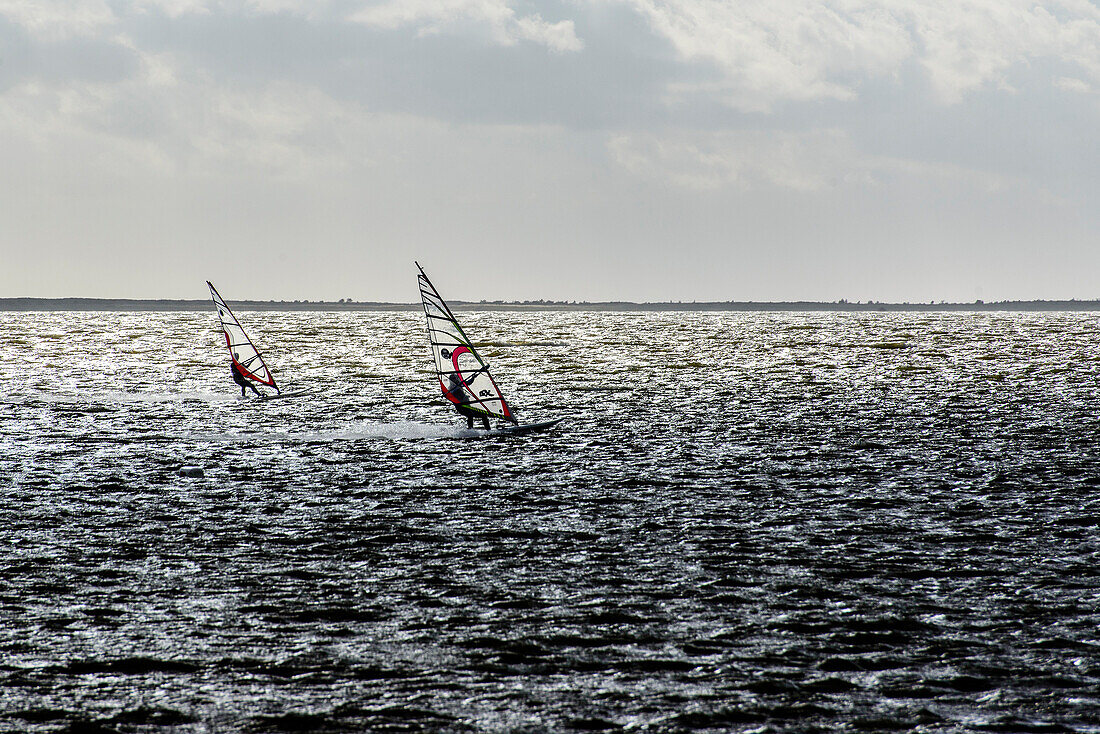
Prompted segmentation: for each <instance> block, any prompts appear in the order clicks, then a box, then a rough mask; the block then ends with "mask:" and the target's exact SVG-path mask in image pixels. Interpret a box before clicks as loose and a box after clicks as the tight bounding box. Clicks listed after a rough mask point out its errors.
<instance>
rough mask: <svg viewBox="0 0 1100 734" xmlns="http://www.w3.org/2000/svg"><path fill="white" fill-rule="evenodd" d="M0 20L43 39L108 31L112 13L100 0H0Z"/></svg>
mask: <svg viewBox="0 0 1100 734" xmlns="http://www.w3.org/2000/svg"><path fill="white" fill-rule="evenodd" d="M0 18H7V19H8V20H9V21H11V22H13V23H16V24H17V25H20V26H22V27H24V28H25V29H27V30H28V31H29V32H31V33H32V34H33V35H34V36H36V37H38V38H41V39H45V40H52V41H58V40H64V39H67V38H71V37H73V36H91V35H94V34H97V33H99V32H101V31H103V30H104V29H105V28H109V27H110V26H111V25H112V24H113V23H114V21H115V14H114V12H113V11H112V10H111V7H110V6H109V5H108V4H107V3H106V2H104V0H54V1H52V2H32V1H31V0H0Z"/></svg>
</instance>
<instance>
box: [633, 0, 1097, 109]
mask: <svg viewBox="0 0 1100 734" xmlns="http://www.w3.org/2000/svg"><path fill="white" fill-rule="evenodd" d="M617 1H618V2H624V3H626V4H628V5H629V6H631V7H633V8H635V9H636V10H637V11H638V12H639V13H641V14H642V15H643V16H644V17H646V18H647V19H648V21H649V23H650V25H651V26H652V28H653V29H654V31H656V32H657V33H658V34H660V35H661V36H664V37H665V38H667V39H668V40H669V41H670V42H671V43H672V45H673V46H674V48H675V49H676V50H677V51H678V52H679V54H680V55H681V57H683V58H684V59H686V60H689V61H695V62H703V63H707V64H710V65H712V66H713V67H715V68H716V69H717V70H718V71H719V72H720V73H721V78H720V80H719V81H717V82H712V83H710V84H708V85H705V86H696V87H694V88H688V87H680V88H679V89H678V90H675V91H678V92H679V93H686V92H688V91H694V92H703V93H706V94H714V95H718V96H719V97H720V98H722V99H723V100H724V101H725V102H726V103H727V104H729V105H731V106H733V107H736V108H738V109H743V110H747V111H769V110H771V109H773V108H774V106H775V104H776V103H778V102H782V101H787V100H793V101H803V100H820V99H841V100H850V99H853V98H855V97H856V96H857V95H858V92H859V87H860V84H861V83H863V82H865V81H867V80H871V79H877V78H894V77H896V76H897V75H899V74H900V73H901V72H903V71H904V69H905V67H906V65H908V64H912V63H916V64H919V65H920V66H921V67H923V68H924V69H925V71H926V74H927V78H928V80H929V83H930V85H931V87H932V88H933V89H934V90H935V92H936V94H937V96H938V97H939V99H940V101H942V102H945V103H952V102H956V101H958V100H960V99H961V98H962V97H963V96H964V95H965V94H967V93H968V92H971V91H974V90H976V89H979V88H982V87H987V86H993V87H1001V88H1005V89H1010V88H1011V84H1010V82H1009V80H1008V74H1009V72H1010V70H1011V69H1012V68H1013V67H1014V66H1016V65H1018V64H1026V63H1028V62H1029V61H1031V60H1033V59H1040V58H1049V59H1053V60H1055V61H1057V62H1060V63H1064V64H1068V65H1072V66H1075V67H1078V68H1080V69H1081V70H1082V71H1083V72H1085V73H1086V74H1088V75H1089V76H1091V77H1093V78H1094V79H1100V10H1098V9H1097V8H1096V7H1095V6H1094V5H1092V4H1091V3H1089V2H1087V1H1085V0H1048V1H1047V2H1038V3H1037V2H1034V0H895V1H894V2H890V3H883V2H881V0H874V1H873V0H824V1H822V0H786V1H785V2H782V3H773V2H766V1H754V2H737V3H731V2H727V0H617Z"/></svg>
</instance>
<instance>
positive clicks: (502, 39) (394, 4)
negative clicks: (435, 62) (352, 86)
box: [350, 0, 584, 52]
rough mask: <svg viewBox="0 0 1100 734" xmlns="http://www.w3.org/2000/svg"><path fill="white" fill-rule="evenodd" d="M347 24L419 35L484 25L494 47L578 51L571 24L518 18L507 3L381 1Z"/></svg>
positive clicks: (497, 0)
mask: <svg viewBox="0 0 1100 734" xmlns="http://www.w3.org/2000/svg"><path fill="white" fill-rule="evenodd" d="M350 18H351V20H354V21H356V22H359V23H364V24H366V25H370V26H375V27H380V28H400V27H404V26H415V27H417V28H418V29H419V32H420V33H421V34H431V33H438V32H441V31H442V30H444V29H446V28H449V27H453V26H456V25H458V24H461V23H463V22H470V21H472V22H474V23H479V24H484V25H485V26H487V27H488V28H489V30H490V32H491V33H492V35H493V37H494V38H495V39H496V41H497V42H498V43H501V44H504V45H514V44H516V43H517V42H519V41H530V42H532V43H538V44H542V45H544V46H546V47H547V48H549V49H551V50H552V51H558V52H566V51H579V50H580V49H581V48H583V46H584V44H583V43H582V42H581V40H580V39H579V38H577V34H576V30H575V28H574V25H573V21H571V20H561V21H558V22H556V23H552V22H549V21H546V20H543V18H542V16H541V15H540V14H538V13H534V14H531V15H518V14H517V13H516V11H515V9H514V8H512V7H511V3H510V2H509V0H384V1H383V2H378V3H369V4H368V5H367V7H365V8H362V9H361V10H359V11H357V12H355V13H353V14H352V15H351V16H350Z"/></svg>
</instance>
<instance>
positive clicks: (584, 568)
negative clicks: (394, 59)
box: [0, 308, 1100, 734]
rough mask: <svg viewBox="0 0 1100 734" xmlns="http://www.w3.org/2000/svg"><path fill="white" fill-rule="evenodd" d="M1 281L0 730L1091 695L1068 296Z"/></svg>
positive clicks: (1097, 626)
mask: <svg viewBox="0 0 1100 734" xmlns="http://www.w3.org/2000/svg"><path fill="white" fill-rule="evenodd" d="M237 315H238V317H239V318H240V319H241V322H242V323H243V324H244V326H245V328H246V329H247V330H248V331H249V332H250V334H251V336H252V337H253V339H254V341H255V342H256V343H257V346H258V347H259V348H260V350H261V351H262V352H263V353H264V355H265V357H266V359H267V361H268V363H269V365H270V367H271V370H272V372H273V374H274V375H275V377H276V379H277V380H278V382H279V384H280V387H281V388H283V390H284V391H291V390H297V389H304V390H308V391H309V392H308V394H306V395H301V396H298V397H293V398H287V399H283V400H264V401H260V400H256V399H255V398H254V397H253V396H251V395H250V396H248V397H245V398H242V397H241V395H240V391H239V388H237V386H236V385H234V384H233V382H232V380H231V378H230V372H229V361H228V355H227V353H226V349H225V343H224V340H223V339H222V336H221V333H220V330H219V329H218V325H217V320H216V316H215V314H214V311H213V308H211V309H209V310H207V311H201V312H128V313H127V312H101V313H91V312H5V313H0V334H2V335H3V336H2V339H0V731H3V732H70V733H73V732H98V733H100V734H102V733H104V732H300V731H310V732H313V731H316V732H359V731H379V732H419V731H424V732H557V731H585V732H594V731H637V732H684V731H711V732H835V731H856V732H861V731H868V732H880V731H881V732H889V731H922V732H1100V527H1098V525H1100V446H1098V442H1100V383H1098V372H1100V356H1098V354H1100V350H1098V347H1100V314H1097V313H1073V312H1064V313H1058V312H1055V313H1049V312H1048V313H1024V312H982V313H974V312H971V313H965V312H954V313H936V312H928V313H915V312H890V313H876V312H861V313H839V312H814V313H800V312H751V313H748V312H690V311H683V312H586V311H553V310H545V311H492V310H483V311H471V312H463V313H461V314H460V318H461V319H462V320H463V323H464V326H465V328H466V331H467V333H468V334H469V335H470V337H471V338H472V339H474V340H475V342H476V343H477V344H478V346H479V349H480V351H481V352H482V353H483V356H485V358H486V359H487V360H488V362H489V363H490V365H491V369H492V374H493V375H494V377H495V379H496V381H497V382H498V384H499V385H500V387H501V390H502V391H503V393H504V395H505V396H506V397H507V398H508V400H509V402H510V403H511V405H512V407H513V409H514V412H515V414H516V415H517V417H518V418H519V419H520V421H521V422H534V421H542V420H547V419H551V418H558V417H560V418H563V420H562V422H561V423H559V424H558V425H556V426H555V427H553V428H552V429H550V430H547V431H544V432H539V433H529V434H524V435H502V434H489V435H486V434H484V433H481V432H477V431H473V432H471V431H468V430H467V429H466V427H465V422H464V421H463V420H462V419H461V418H460V417H459V416H458V415H457V414H455V412H454V411H453V410H452V409H451V408H450V407H449V406H448V405H447V404H446V403H445V402H444V400H443V398H442V395H441V393H440V389H439V384H438V381H437V380H436V378H435V375H434V372H433V371H432V366H431V363H430V353H429V350H428V347H427V344H426V326H425V323H424V317H423V314H422V313H419V312H417V311H407V312H375V311H347V312H339V313H336V312H330V313H327V312H249V311H244V312H239V313H238V314H237Z"/></svg>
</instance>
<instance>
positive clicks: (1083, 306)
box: [0, 298, 1100, 312]
mask: <svg viewBox="0 0 1100 734" xmlns="http://www.w3.org/2000/svg"><path fill="white" fill-rule="evenodd" d="M229 305H230V306H232V307H233V308H234V309H236V310H240V311H419V310H420V309H421V305H420V304H419V303H384V302H376V301H346V300H345V301H233V302H231V303H230V304H229ZM450 306H451V307H452V308H453V309H455V310H462V311H841V312H864V311H866V312H876V311H917V312H934V311H1100V301H1078V300H1073V299H1071V300H1068V301H993V302H989V303H986V302H983V301H974V302H973V303H877V302H874V301H869V302H866V303H859V302H856V303H851V302H848V301H837V302H833V303H826V302H819V301H771V302H763V301H762V302H754V301H700V302H695V301H691V302H687V301H670V302H661V303H633V302H630V301H597V302H587V301H583V302H577V301H479V302H474V301H451V302H450ZM210 307H211V304H210V301H209V300H207V299H200V300H158V299H129V298H0V311H205V310H207V309H209V308H210Z"/></svg>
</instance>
